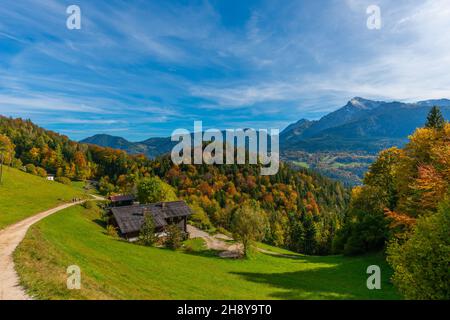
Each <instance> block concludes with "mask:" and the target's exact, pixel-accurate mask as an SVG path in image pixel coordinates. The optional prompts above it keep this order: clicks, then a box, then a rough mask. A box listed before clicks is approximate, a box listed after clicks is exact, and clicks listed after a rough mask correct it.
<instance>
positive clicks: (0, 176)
mask: <svg viewBox="0 0 450 320" xmlns="http://www.w3.org/2000/svg"><path fill="white" fill-rule="evenodd" d="M4 158H5V155H4V154H3V153H2V154H1V155H0V184H2V179H3V160H4Z"/></svg>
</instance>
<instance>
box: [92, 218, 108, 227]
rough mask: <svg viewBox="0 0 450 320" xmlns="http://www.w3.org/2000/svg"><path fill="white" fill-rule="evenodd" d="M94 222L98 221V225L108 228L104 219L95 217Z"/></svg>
mask: <svg viewBox="0 0 450 320" xmlns="http://www.w3.org/2000/svg"><path fill="white" fill-rule="evenodd" d="M92 222H94V223H96V224H97V225H99V226H100V227H102V228H103V229H106V222H105V221H103V220H101V219H93V220H92Z"/></svg>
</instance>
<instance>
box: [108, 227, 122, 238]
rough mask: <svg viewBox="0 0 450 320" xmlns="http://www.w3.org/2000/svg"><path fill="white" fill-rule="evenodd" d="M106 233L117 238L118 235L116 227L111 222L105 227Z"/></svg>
mask: <svg viewBox="0 0 450 320" xmlns="http://www.w3.org/2000/svg"><path fill="white" fill-rule="evenodd" d="M106 234H107V235H108V236H110V237H114V238H117V237H118V236H119V235H118V233H117V229H116V227H114V226H113V225H112V224H108V225H107V227H106Z"/></svg>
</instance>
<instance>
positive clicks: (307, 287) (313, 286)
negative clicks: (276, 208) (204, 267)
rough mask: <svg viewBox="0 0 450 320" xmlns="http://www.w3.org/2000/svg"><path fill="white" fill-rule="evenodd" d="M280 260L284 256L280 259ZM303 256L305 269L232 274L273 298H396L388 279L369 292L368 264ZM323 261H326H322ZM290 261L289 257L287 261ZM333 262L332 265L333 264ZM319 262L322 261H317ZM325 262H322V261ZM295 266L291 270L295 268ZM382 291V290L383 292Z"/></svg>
mask: <svg viewBox="0 0 450 320" xmlns="http://www.w3.org/2000/svg"><path fill="white" fill-rule="evenodd" d="M279 258H280V259H283V258H284V259H286V257H283V256H279ZM301 258H302V257H300V258H296V259H298V260H299V262H304V263H311V264H312V265H311V266H310V267H309V268H308V269H305V270H298V271H291V272H280V273H262V272H232V274H234V275H238V276H240V277H242V278H243V280H245V281H250V282H254V283H259V284H263V285H264V286H269V287H272V288H273V289H274V291H273V292H272V293H270V294H269V296H270V297H272V298H274V299H285V300H299V299H328V300H336V299H339V300H340V299H395V298H396V296H395V295H393V292H392V287H391V286H389V285H388V283H387V282H388V277H385V278H386V279H383V284H382V289H381V290H369V289H368V288H367V286H366V280H367V277H368V275H367V273H366V268H367V265H365V264H364V263H359V264H358V265H356V264H352V263H346V262H345V261H336V257H334V258H333V257H330V258H329V259H327V257H304V259H303V260H304V261H301V260H302V259H301ZM324 258H325V259H324ZM288 259H290V258H288ZM333 259H334V260H335V261H334V263H333V262H332V261H333ZM320 260H321V261H320ZM324 260H325V261H324ZM295 265H296V264H295V263H294V264H293V268H295ZM383 288H384V290H383Z"/></svg>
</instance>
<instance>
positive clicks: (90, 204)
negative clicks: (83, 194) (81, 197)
mask: <svg viewBox="0 0 450 320" xmlns="http://www.w3.org/2000/svg"><path fill="white" fill-rule="evenodd" d="M83 207H84V208H86V209H89V210H91V209H94V208H97V204H96V203H95V201H92V200H90V201H85V202H84V203H83Z"/></svg>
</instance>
